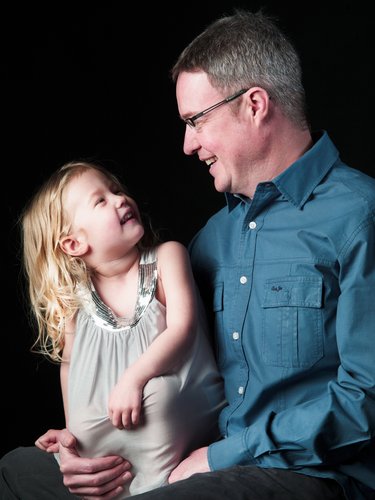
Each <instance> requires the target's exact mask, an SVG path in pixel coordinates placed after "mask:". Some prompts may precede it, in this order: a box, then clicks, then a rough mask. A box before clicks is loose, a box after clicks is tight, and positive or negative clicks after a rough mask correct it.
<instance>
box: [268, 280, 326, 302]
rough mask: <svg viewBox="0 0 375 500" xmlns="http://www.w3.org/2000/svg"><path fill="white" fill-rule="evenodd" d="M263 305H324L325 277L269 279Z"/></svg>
mask: <svg viewBox="0 0 375 500" xmlns="http://www.w3.org/2000/svg"><path fill="white" fill-rule="evenodd" d="M264 288H265V293H264V299H263V304H262V307H283V306H291V307H293V306H294V307H318V308H319V307H322V290H323V279H322V278H321V277H319V276H286V277H283V278H272V279H268V280H267V281H266V283H265V285H264Z"/></svg>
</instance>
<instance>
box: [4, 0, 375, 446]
mask: <svg viewBox="0 0 375 500" xmlns="http://www.w3.org/2000/svg"><path fill="white" fill-rule="evenodd" d="M76 4H78V5H75V6H71V5H70V4H69V3H67V2H50V6H46V7H41V6H39V7H38V6H30V5H28V6H23V5H21V4H20V3H16V2H14V5H13V7H11V8H9V7H8V8H6V9H5V8H4V7H3V8H1V9H0V23H1V24H0V31H1V46H0V50H1V53H0V56H1V57H0V64H1V66H0V70H1V96H2V97H1V116H0V118H1V123H2V126H1V132H0V133H1V138H2V140H1V144H2V145H1V157H0V162H1V167H2V170H1V172H2V174H1V176H2V194H3V196H2V197H1V199H2V201H1V212H2V214H3V227H4V231H3V239H2V241H3V248H4V249H5V250H4V254H3V275H4V280H2V284H3V286H2V288H3V290H2V292H3V299H2V301H1V303H2V306H3V307H2V318H3V322H2V328H1V329H0V332H1V334H2V341H1V358H0V361H1V374H0V375H1V408H2V410H1V413H2V417H3V418H2V424H1V450H0V452H1V454H2V453H4V452H6V451H8V450H9V449H11V448H13V447H15V446H18V445H28V444H32V443H33V441H34V440H35V439H36V438H37V437H38V436H39V435H40V434H41V433H42V432H44V431H45V430H47V429H48V428H50V427H56V428H59V427H61V426H63V412H62V403H61V397H60V389H59V373H58V366H57V365H53V364H51V363H50V362H48V361H46V360H44V359H43V358H42V357H41V356H40V355H36V354H31V353H30V347H31V344H32V339H33V333H32V329H31V327H30V324H29V322H28V318H27V308H26V306H25V305H24V300H23V298H22V284H23V282H22V278H21V275H20V255H19V237H18V227H17V217H18V216H19V214H20V211H21V209H22V207H23V206H24V204H25V202H26V200H27V199H28V198H29V197H30V195H31V194H32V192H33V190H34V189H35V188H36V187H37V186H38V185H39V184H40V183H41V181H42V180H44V179H45V177H46V176H47V175H48V174H49V173H50V172H52V171H53V170H55V169H56V168H57V167H58V166H60V165H61V164H62V163H63V162H65V161H68V160H71V159H76V158H78V157H90V158H92V159H98V160H101V161H104V162H106V163H107V165H108V166H109V167H110V168H113V169H114V170H115V171H116V172H118V173H119V174H120V175H121V177H122V178H123V180H124V181H125V182H126V184H127V185H128V187H129V189H130V191H131V192H132V193H133V195H134V197H135V198H136V199H137V201H138V202H139V205H140V207H141V209H142V210H145V211H146V212H148V213H150V214H151V217H152V220H153V223H154V226H156V227H158V228H160V229H162V230H163V232H164V236H165V237H167V238H171V239H176V240H179V241H181V242H183V243H185V244H187V243H188V241H189V240H190V238H191V237H192V236H193V234H194V233H195V231H196V230H197V229H199V228H200V227H201V226H202V225H203V224H204V222H205V221H206V219H207V218H208V217H209V216H210V215H211V214H212V213H214V212H215V211H216V210H217V209H218V208H220V207H221V206H222V205H223V204H224V198H223V195H221V194H219V193H216V192H215V190H214V188H213V183H212V179H211V177H210V176H209V174H208V172H207V168H206V167H205V165H203V164H201V163H199V161H198V159H196V158H188V157H185V156H184V155H183V152H182V140H183V130H184V128H183V126H182V123H181V122H180V120H179V118H178V114H177V107H176V102H175V90H174V85H173V83H172V82H171V80H170V77H169V69H170V67H171V66H172V64H173V63H174V61H175V59H176V58H177V56H178V54H179V52H180V51H181V50H182V49H183V48H184V46H185V45H186V44H187V43H188V42H189V41H190V40H191V39H192V38H193V37H194V36H195V35H197V34H198V33H200V32H201V31H202V29H203V28H204V27H205V26H206V25H207V24H209V23H210V22H211V21H212V20H214V19H215V18H216V17H218V16H219V15H222V14H224V13H228V14H230V13H232V11H233V8H234V7H245V8H249V9H251V10H256V9H257V8H259V7H261V6H263V7H264V8H265V11H266V12H268V13H269V14H272V15H275V16H276V17H277V18H278V19H279V23H280V26H281V27H282V28H283V29H285V31H286V32H287V33H288V34H289V36H290V38H291V39H292V40H293V41H294V42H295V44H296V46H297V49H298V51H299V53H300V55H301V58H302V65H303V74H304V84H305V88H306V92H307V100H308V106H309V113H310V119H311V122H312V126H313V128H314V129H317V128H319V129H326V130H327V131H328V132H329V134H330V136H331V138H332V139H333V141H334V142H335V144H336V146H337V147H338V149H339V150H340V152H341V156H342V158H343V159H344V160H345V161H346V162H347V163H349V164H350V165H351V166H353V167H356V168H358V169H360V170H362V171H364V172H367V173H368V174H369V175H373V165H372V156H371V159H370V149H371V152H372V149H373V142H372V141H373V135H374V134H373V132H374V127H373V117H374V114H373V108H374V107H373V100H374V95H373V81H374V80H373V73H374V71H373V70H374V57H373V52H372V45H373V40H372V39H373V33H374V28H375V26H374V22H373V18H372V16H370V14H369V12H368V8H369V4H368V2H359V1H355V2H354V1H340V2H329V1H315V2H302V1H301V2H299V3H297V2H294V1H277V0H275V1H264V2H258V1H237V2H234V1H230V0H228V1H216V2H212V3H211V2H202V1H200V2H197V1H189V2H179V3H177V2H176V3H175V7H174V8H167V7H166V6H165V5H164V4H163V3H161V4H158V5H156V4H151V7H150V6H146V5H145V4H143V3H141V2H138V3H137V4H132V5H131V6H129V5H127V3H125V2H121V1H117V2H105V3H104V2H101V6H97V7H95V6H93V5H91V4H88V3H87V4H85V3H82V2H76ZM370 88H371V92H370Z"/></svg>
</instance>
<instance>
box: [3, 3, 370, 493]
mask: <svg viewBox="0 0 375 500" xmlns="http://www.w3.org/2000/svg"><path fill="white" fill-rule="evenodd" d="M172 74H173V78H174V80H175V81H176V93H177V102H178V108H179V113H180V115H181V118H182V119H183V120H184V121H185V123H186V132H185V140H184V151H185V153H186V154H189V155H190V154H197V155H198V156H199V158H200V160H202V161H203V162H205V163H206V164H207V165H208V167H209V172H210V174H211V175H212V177H213V179H214V184H215V188H216V190H218V191H220V192H223V193H225V196H226V201H227V206H226V207H225V208H223V209H222V210H221V211H219V212H218V213H217V214H215V215H214V216H213V217H212V218H211V219H210V220H209V221H208V223H207V224H206V226H205V227H204V228H203V229H202V230H201V231H200V232H199V233H198V234H197V235H196V237H195V238H194V239H193V241H192V243H191V245H190V252H191V259H192V264H193V267H194V271H195V275H196V278H197V281H198V284H199V286H200V289H201V291H202V294H203V295H204V298H205V299H206V301H207V302H206V303H207V304H208V307H210V310H211V311H213V313H214V324H215V336H216V346H217V356H218V364H219V368H220V370H221V373H222V375H223V377H224V381H225V391H226V398H227V401H228V405H227V406H226V407H225V408H224V410H223V411H222V413H221V415H220V422H219V423H220V428H221V433H222V439H221V440H219V441H218V442H215V443H212V444H211V445H210V446H208V447H204V448H201V449H198V450H196V451H194V452H193V453H192V454H191V455H190V456H189V457H187V458H186V459H185V460H184V461H183V462H182V463H181V464H180V465H179V466H178V467H177V468H176V469H175V470H174V471H173V472H172V474H171V476H170V482H171V483H172V484H170V485H169V486H166V487H164V488H159V489H156V490H153V491H151V492H148V493H145V494H142V495H137V496H135V497H134V498H137V499H148V498H149V499H160V500H164V499H166V500H167V499H178V500H181V499H182V500H183V499H189V500H190V499H191V498H197V499H212V500H214V499H215V500H217V499H224V498H226V499H227V498H230V499H231V500H236V499H244V498H246V499H247V500H253V499H256V500H268V499H270V498H277V499H278V500H279V499H298V500H300V499H302V498H303V499H304V500H323V499H325V500H328V499H344V498H347V499H355V500H364V499H369V498H375V474H374V472H373V471H374V467H375V449H374V447H373V446H372V439H373V436H374V431H375V368H374V367H375V349H374V347H373V330H374V324H375V308H374V307H373V303H372V290H373V288H374V287H375V266H374V249H375V224H374V209H375V181H374V180H373V179H371V178H369V177H368V176H366V175H365V174H363V173H361V172H359V171H356V170H354V169H351V168H349V167H348V166H346V165H345V164H343V162H342V161H341V160H340V157H339V153H338V151H337V149H336V148H335V146H334V145H333V143H332V142H331V140H330V138H329V137H328V134H327V133H326V132H318V133H311V131H310V129H309V125H308V123H307V119H306V114H305V96H304V90H303V87H302V84H301V69H300V62H299V59H298V56H297V54H296V51H295V49H294V48H293V47H292V45H291V44H290V42H289V41H288V40H287V38H286V37H285V35H284V34H283V33H281V32H280V30H279V29H278V28H277V26H276V25H275V24H274V23H273V21H272V20H270V19H268V18H267V17H266V16H264V15H262V14H261V13H257V14H252V13H247V12H237V13H235V14H234V15H233V16H230V17H226V18H223V19H219V20H217V21H215V22H214V23H212V24H211V25H210V26H209V27H208V28H207V29H206V30H205V31H204V32H203V33H202V34H201V35H199V36H198V37H197V38H196V39H195V40H193V42H192V43H191V44H190V45H189V46H188V47H187V48H186V49H185V50H184V51H183V52H182V54H181V55H180V57H179V59H178V61H177V63H176V64H175V66H174V68H173V71H172ZM69 440H70V443H69ZM63 444H65V445H69V446H66V447H65V448H64V447H62V471H63V473H64V478H65V484H66V485H68V486H69V487H70V491H72V492H73V493H75V494H76V495H79V496H81V497H82V496H84V497H85V498H91V499H95V498H113V497H114V495H115V493H116V492H117V491H118V490H116V489H115V488H116V487H120V485H121V477H122V476H121V474H128V473H126V472H125V469H126V468H127V467H128V464H127V463H126V461H124V462H122V464H120V466H121V467H122V468H123V470H121V474H120V472H119V471H116V469H114V468H113V463H112V462H111V461H114V460H115V457H112V458H111V457H110V458H109V459H107V462H108V468H107V470H106V471H104V469H105V465H104V460H105V459H97V462H96V465H97V469H96V470H98V471H99V472H96V473H95V472H94V471H93V470H92V469H93V467H94V462H93V461H87V460H86V462H83V459H81V458H79V457H77V456H75V455H76V452H75V450H74V440H73V438H72V437H71V436H70V435H69V434H65V435H64V439H63ZM14 460H15V459H14ZM84 464H85V465H86V466H87V467H91V469H89V470H88V472H89V474H85V468H84ZM120 466H119V465H117V467H120ZM91 472H93V473H91ZM105 474H106V476H105V477H106V481H105V480H104V479H103V475H105ZM126 480H128V477H126V476H125V477H124V479H123V482H125V481H126ZM104 483H105V484H104ZM95 484H96V486H94V485H95ZM105 491H108V492H109V493H107V494H106V493H105ZM6 498H8V497H6ZM9 498H15V497H12V496H10V497H9ZM41 498H42V497H41Z"/></svg>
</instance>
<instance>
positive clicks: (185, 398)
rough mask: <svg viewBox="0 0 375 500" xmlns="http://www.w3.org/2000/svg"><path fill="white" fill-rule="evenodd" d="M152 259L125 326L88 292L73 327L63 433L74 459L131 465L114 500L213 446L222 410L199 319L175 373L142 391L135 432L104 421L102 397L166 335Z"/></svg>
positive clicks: (147, 486) (156, 481)
mask: <svg viewBox="0 0 375 500" xmlns="http://www.w3.org/2000/svg"><path fill="white" fill-rule="evenodd" d="M156 255H157V253H156V249H152V250H151V251H147V252H144V253H143V254H142V256H141V261H140V268H139V277H138V300H137V305H136V309H135V314H134V317H133V318H132V319H131V320H130V321H127V320H125V319H123V318H117V317H116V316H115V315H114V314H113V312H112V311H111V310H110V309H109V308H108V307H107V306H106V305H105V304H104V303H103V302H102V301H101V300H100V298H99V297H98V295H97V294H96V292H95V290H91V291H90V290H87V293H86V294H85V299H84V307H83V308H82V309H81V311H80V312H79V313H78V317H77V323H76V332H75V339H74V344H73V350H72V356H71V363H70V371H69V383H68V407H69V430H70V431H71V432H72V433H73V435H74V436H76V438H77V439H78V443H79V453H80V455H81V456H87V457H97V456H105V455H112V454H117V455H121V456H122V457H124V458H126V459H127V460H129V461H130V462H131V463H132V466H133V468H132V472H133V474H134V478H133V480H132V482H131V483H130V485H128V489H127V491H126V492H124V494H123V496H121V497H119V498H126V497H129V496H131V495H135V494H138V493H143V492H145V491H148V490H151V489H154V488H157V487H159V486H162V485H165V484H166V483H167V478H168V476H169V474H170V472H171V471H172V470H173V469H174V468H175V467H176V465H177V464H178V463H179V462H180V461H181V460H182V459H183V458H184V457H185V456H186V455H187V454H188V453H189V452H190V451H192V450H194V449H196V448H198V447H201V446H205V445H207V444H209V443H210V442H212V441H213V440H215V439H216V438H218V429H217V417H218V413H219V412H220V410H221V409H222V408H223V405H224V404H225V403H224V396H223V387H222V380H221V377H220V375H219V373H218V371H217V368H216V364H215V360H214V357H213V354H212V351H211V347H210V345H209V342H208V338H207V330H206V323H205V318H204V316H203V314H202V315H201V316H202V317H201V321H200V322H199V327H198V331H197V332H196V336H195V341H194V344H193V346H192V348H191V352H190V353H189V355H188V356H186V361H185V362H184V363H183V365H182V367H181V368H180V369H178V371H176V372H175V373H173V374H168V375H164V376H160V377H155V378H153V379H151V380H150V381H149V382H148V383H147V384H146V385H145V387H144V392H143V402H142V412H143V413H142V421H141V424H140V425H139V426H138V427H137V428H136V429H131V430H119V429H117V428H115V427H114V426H113V425H112V423H111V421H110V420H109V418H108V399H109V395H110V392H111V390H112V389H113V387H114V385H115V384H116V382H117V381H118V379H119V377H120V376H121V374H122V373H123V372H124V370H125V369H126V368H127V367H128V366H129V365H131V364H132V363H133V362H134V361H135V360H136V359H137V358H138V357H139V356H140V355H141V354H142V353H143V352H144V351H145V350H146V349H147V348H148V346H149V345H150V344H151V343H152V342H153V340H154V339H155V338H156V337H157V336H158V335H159V334H160V333H161V332H163V330H165V328H166V313H165V307H164V306H163V305H162V304H161V303H160V302H159V301H158V300H157V299H156V298H155V289H156V283H157V257H156ZM201 309H202V311H203V308H202V307H201Z"/></svg>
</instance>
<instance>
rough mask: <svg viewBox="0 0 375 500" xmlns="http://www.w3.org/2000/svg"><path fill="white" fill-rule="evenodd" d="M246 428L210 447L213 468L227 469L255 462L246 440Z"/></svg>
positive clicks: (210, 461) (210, 460) (209, 453)
mask: <svg viewBox="0 0 375 500" xmlns="http://www.w3.org/2000/svg"><path fill="white" fill-rule="evenodd" d="M245 434H246V429H245V430H244V431H243V432H239V433H237V434H235V435H233V436H231V437H228V438H225V439H222V440H221V441H217V442H216V443H213V444H211V445H210V446H209V447H208V453H207V458H208V465H209V466H210V469H211V470H220V469H226V468H227V467H232V466H233V465H251V464H255V463H256V461H255V460H254V457H253V456H252V455H250V453H249V450H248V449H247V447H246V441H245Z"/></svg>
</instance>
